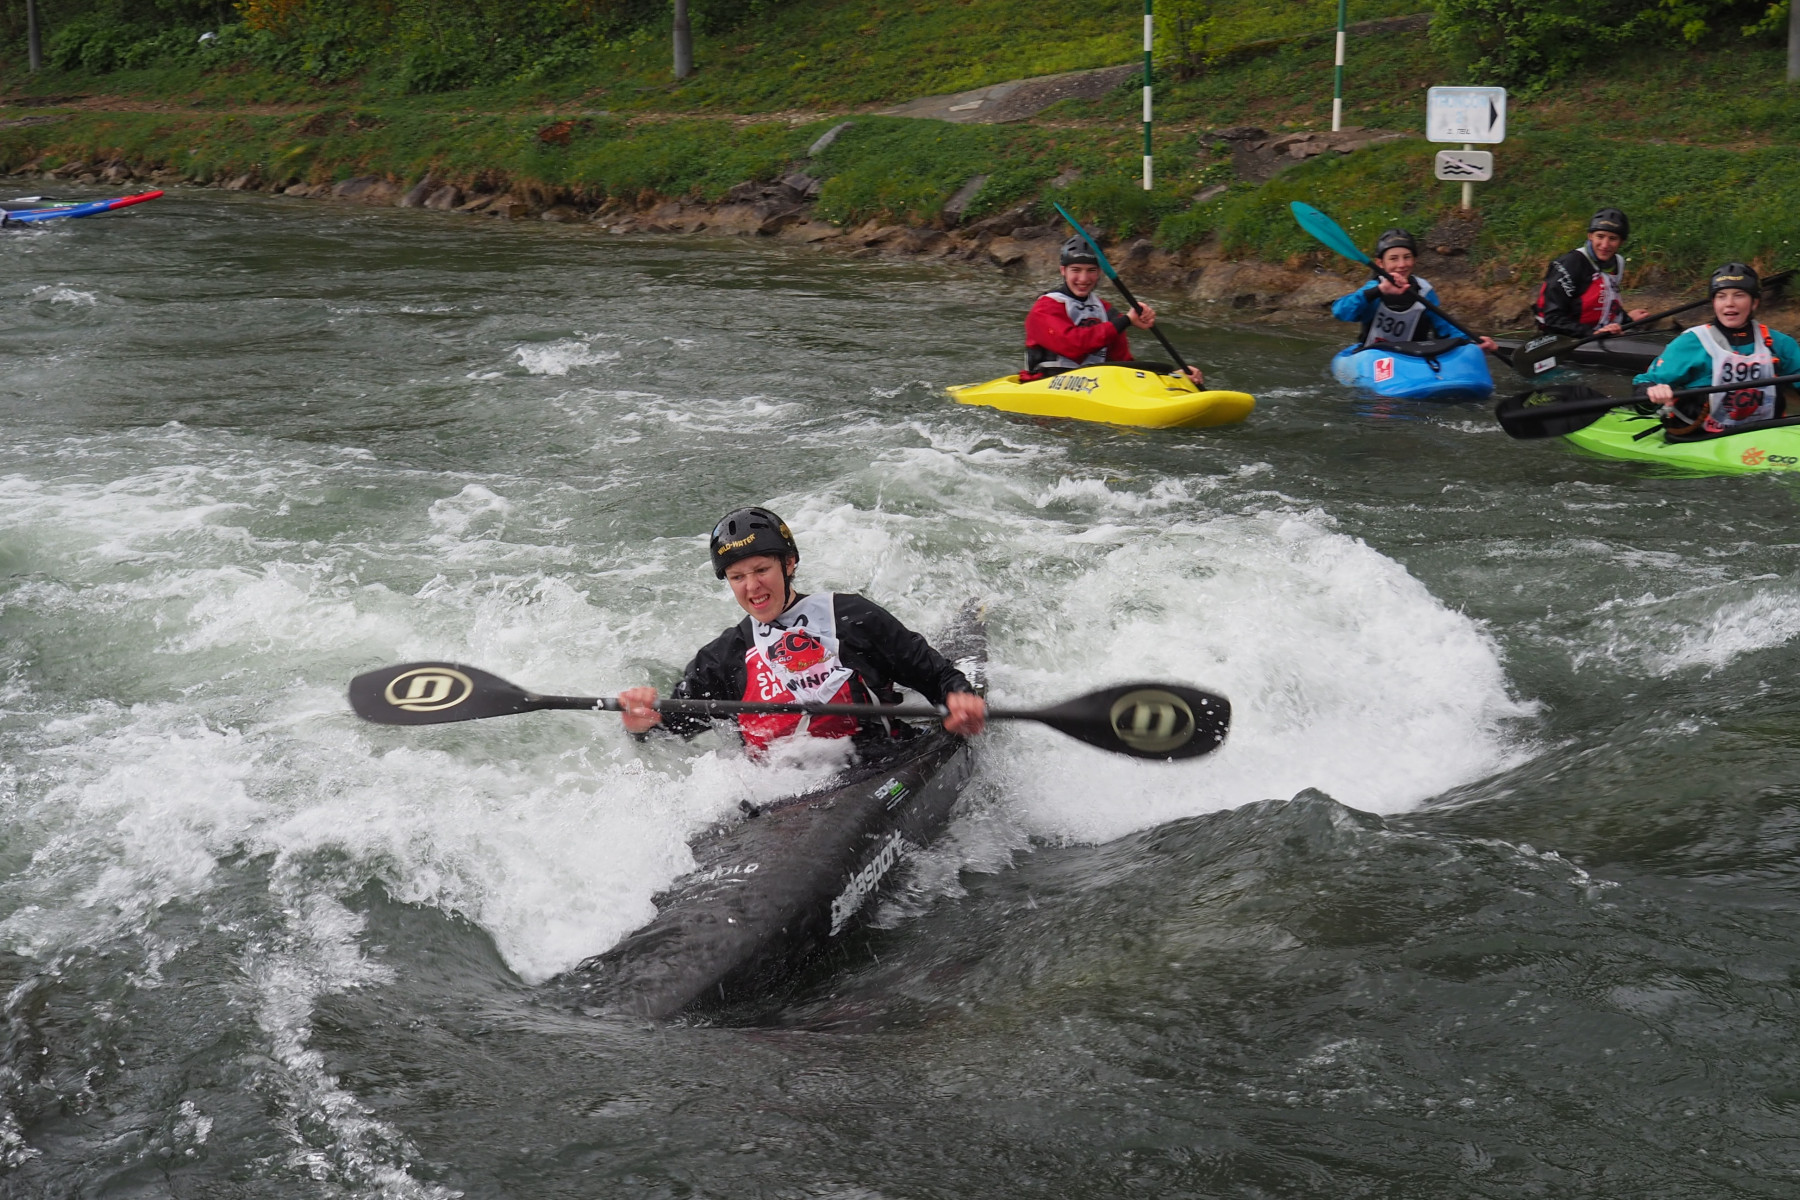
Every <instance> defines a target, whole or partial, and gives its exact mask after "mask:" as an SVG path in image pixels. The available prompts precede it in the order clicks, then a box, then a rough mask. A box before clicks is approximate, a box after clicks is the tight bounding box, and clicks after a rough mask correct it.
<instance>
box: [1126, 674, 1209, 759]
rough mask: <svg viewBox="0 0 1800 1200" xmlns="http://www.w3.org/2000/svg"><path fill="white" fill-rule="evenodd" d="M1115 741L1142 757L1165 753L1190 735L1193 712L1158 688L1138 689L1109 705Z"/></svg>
mask: <svg viewBox="0 0 1800 1200" xmlns="http://www.w3.org/2000/svg"><path fill="white" fill-rule="evenodd" d="M1110 720H1111V723H1112V729H1113V732H1114V733H1116V734H1118V735H1119V740H1120V741H1122V742H1124V743H1125V744H1126V745H1127V746H1130V747H1131V748H1132V749H1133V750H1136V751H1139V752H1140V753H1143V754H1167V753H1169V752H1171V751H1174V750H1179V749H1181V748H1182V747H1183V746H1185V745H1187V744H1188V742H1189V741H1191V740H1192V739H1193V736H1194V710H1193V709H1191V708H1189V707H1188V704H1187V701H1185V700H1183V699H1182V698H1181V697H1180V696H1177V695H1175V694H1174V693H1173V692H1165V691H1163V690H1162V689H1160V688H1139V689H1138V690H1137V691H1135V692H1126V693H1125V694H1124V695H1123V696H1120V697H1119V698H1118V699H1117V700H1115V701H1114V702H1113V706H1112V714H1111V717H1110Z"/></svg>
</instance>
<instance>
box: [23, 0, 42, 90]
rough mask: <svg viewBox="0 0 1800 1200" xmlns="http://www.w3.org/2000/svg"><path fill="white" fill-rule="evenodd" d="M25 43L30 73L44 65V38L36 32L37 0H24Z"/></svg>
mask: <svg viewBox="0 0 1800 1200" xmlns="http://www.w3.org/2000/svg"><path fill="white" fill-rule="evenodd" d="M25 44H26V46H27V48H28V49H29V50H30V52H31V73H32V74H33V75H36V74H37V73H38V69H39V68H40V67H42V66H43V65H44V38H43V35H42V34H41V33H39V32H38V19H37V0H25Z"/></svg>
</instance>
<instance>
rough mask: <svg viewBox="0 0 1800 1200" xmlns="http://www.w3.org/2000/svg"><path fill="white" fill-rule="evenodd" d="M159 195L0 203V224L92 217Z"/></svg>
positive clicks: (34, 222) (159, 193) (144, 194)
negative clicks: (25, 204) (14, 204)
mask: <svg viewBox="0 0 1800 1200" xmlns="http://www.w3.org/2000/svg"><path fill="white" fill-rule="evenodd" d="M161 195H162V192H161V191H154V192H139V193H138V194H137V195H135V196H118V197H115V198H113V199H111V200H85V201H77V202H59V203H47V204H42V205H34V206H33V207H29V208H22V209H20V208H13V207H12V206H11V205H10V204H9V205H0V225H32V224H37V223H39V222H43V221H58V220H61V219H62V218H64V217H94V216H98V215H100V214H101V213H108V212H113V211H115V210H117V209H121V208H130V207H131V206H132V205H134V204H143V203H145V202H146V201H149V200H155V199H157V198H158V197H159V196H161Z"/></svg>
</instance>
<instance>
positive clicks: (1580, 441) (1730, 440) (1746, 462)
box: [1563, 409, 1800, 475]
mask: <svg viewBox="0 0 1800 1200" xmlns="http://www.w3.org/2000/svg"><path fill="white" fill-rule="evenodd" d="M1646 430H1656V432H1652V433H1648V434H1646V433H1645V431H1646ZM1640 435H1641V436H1640ZM1563 436H1564V437H1566V438H1567V439H1568V440H1569V441H1571V442H1573V443H1574V444H1575V445H1577V446H1579V447H1580V448H1581V449H1583V450H1585V451H1587V452H1588V453H1589V454H1598V455H1600V456H1601V457H1603V458H1629V459H1633V460H1635V461H1637V462H1650V463H1661V464H1662V465H1664V466H1667V467H1672V468H1674V469H1676V470H1679V471H1690V472H1696V473H1700V474H1706V475H1743V474H1747V473H1749V472H1752V471H1800V418H1797V417H1788V418H1786V419H1784V420H1777V421H1764V422H1760V423H1759V424H1757V425H1756V426H1755V427H1754V428H1751V429H1746V430H1743V431H1741V432H1738V433H1728V434H1725V435H1723V436H1721V437H1714V438H1702V439H1700V440H1698V441H1692V442H1671V441H1669V440H1668V439H1667V438H1665V437H1663V435H1662V433H1661V431H1660V430H1659V429H1658V421H1657V419H1656V417H1654V416H1645V415H1643V414H1640V413H1636V412H1633V411H1631V410H1630V409H1614V410H1613V411H1611V412H1609V413H1607V414H1606V415H1605V416H1603V417H1601V418H1600V419H1599V420H1598V421H1595V422H1594V423H1593V424H1592V425H1589V426H1588V427H1587V428H1585V429H1577V430H1576V431H1575V432H1574V433H1569V434H1564V435H1563Z"/></svg>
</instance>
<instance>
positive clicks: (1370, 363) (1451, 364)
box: [1331, 338, 1494, 400]
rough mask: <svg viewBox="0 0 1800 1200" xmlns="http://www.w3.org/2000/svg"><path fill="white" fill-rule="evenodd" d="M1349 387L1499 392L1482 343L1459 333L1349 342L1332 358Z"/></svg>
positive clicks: (1396, 393) (1414, 394) (1385, 391)
mask: <svg viewBox="0 0 1800 1200" xmlns="http://www.w3.org/2000/svg"><path fill="white" fill-rule="evenodd" d="M1331 375H1332V378H1334V379H1336V380H1337V381H1338V382H1339V383H1341V384H1343V385H1345V386H1346V387H1353V388H1356V389H1357V390H1358V391H1364V392H1372V393H1374V394H1375V395H1377V396H1385V397H1388V398H1390V399H1396V400H1486V399H1487V398H1488V397H1489V396H1491V395H1493V394H1494V377H1493V375H1492V374H1491V373H1490V372H1489V371H1488V365H1487V355H1486V354H1484V353H1483V352H1482V350H1481V347H1479V346H1477V345H1475V344H1473V343H1472V342H1466V341H1463V340H1462V339H1460V338H1452V339H1450V340H1449V344H1445V343H1442V342H1401V343H1394V344H1384V345H1379V346H1346V347H1345V348H1344V349H1342V350H1340V351H1338V353H1337V354H1336V355H1335V356H1333V358H1332V360H1331Z"/></svg>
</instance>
